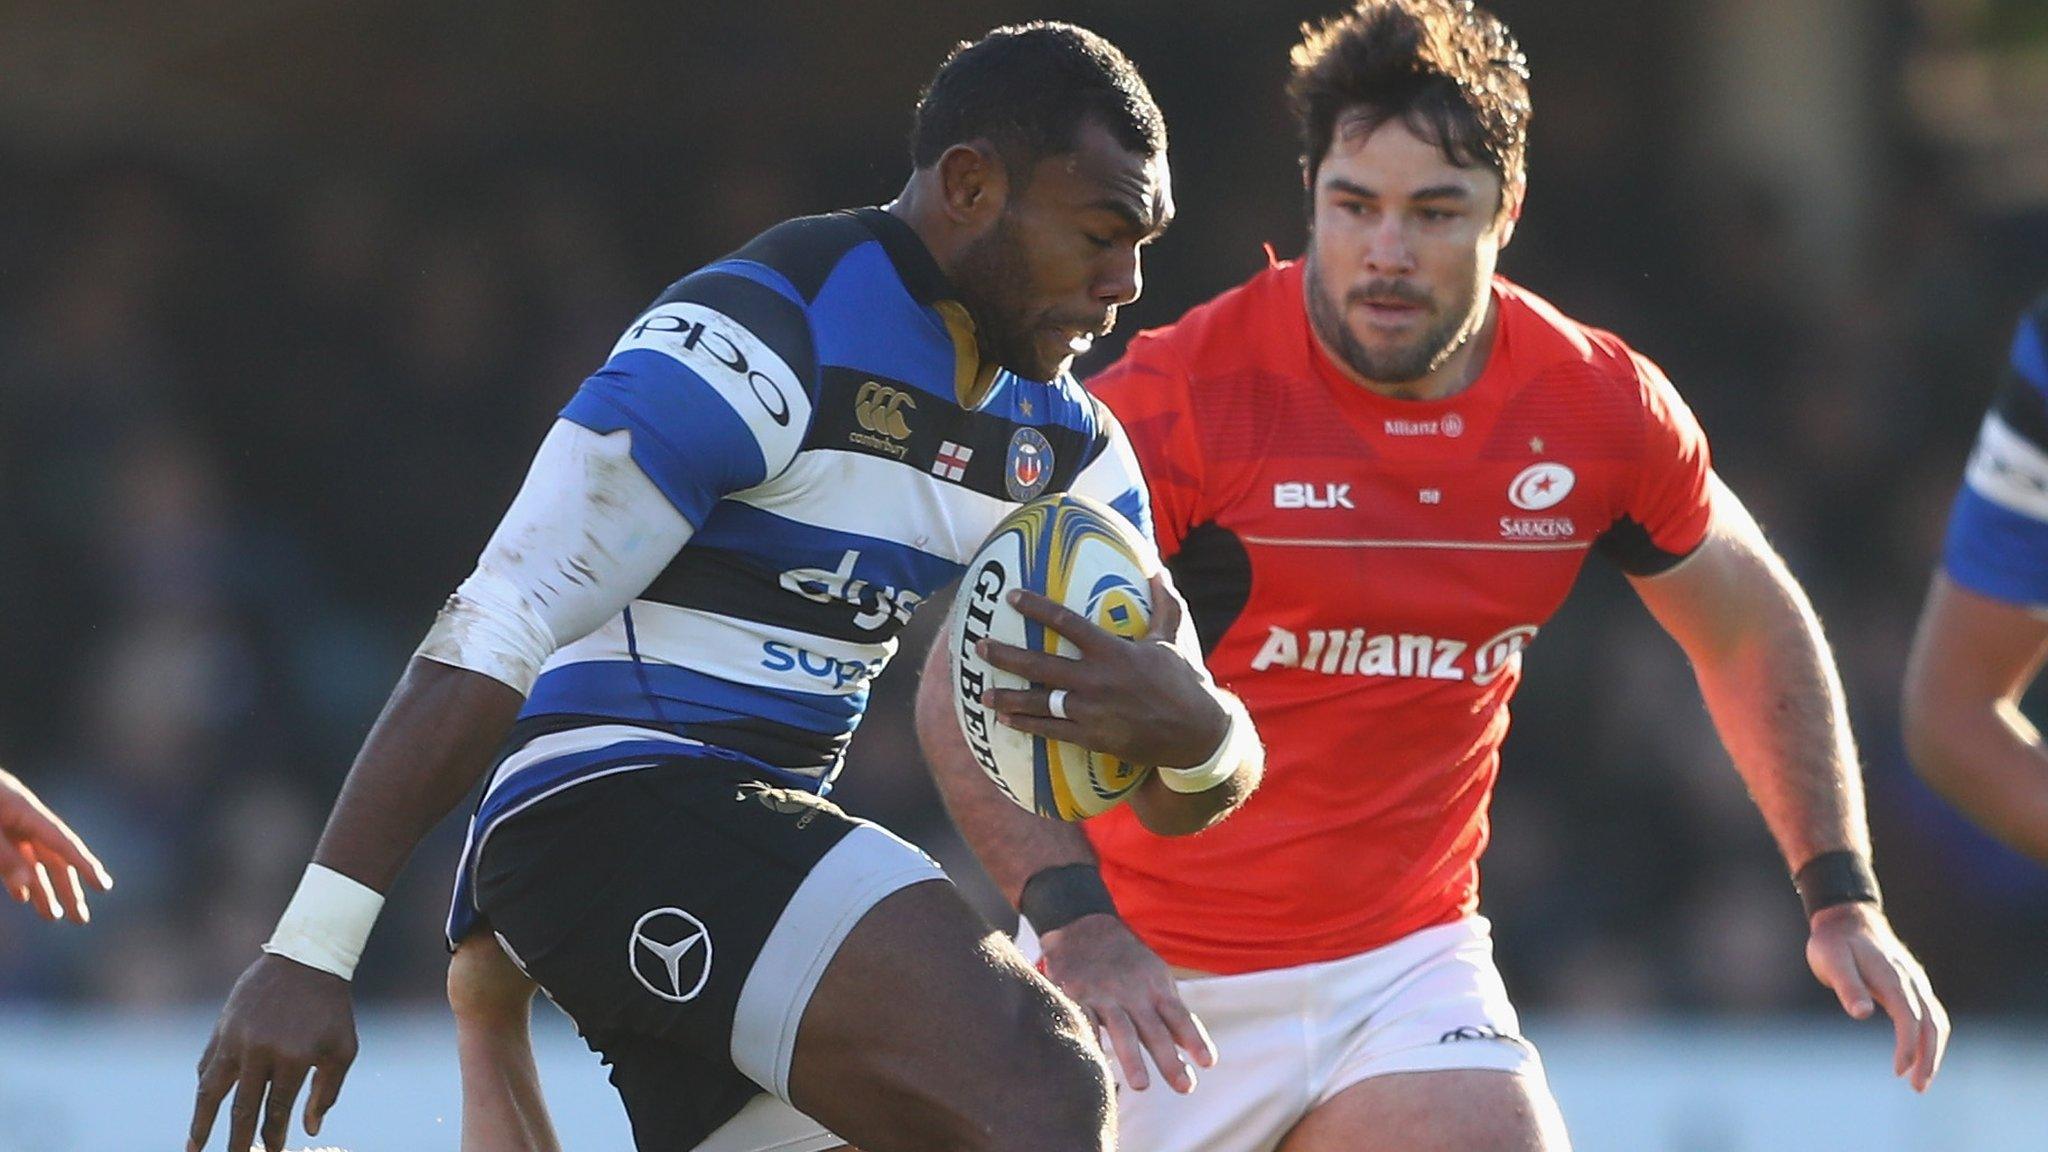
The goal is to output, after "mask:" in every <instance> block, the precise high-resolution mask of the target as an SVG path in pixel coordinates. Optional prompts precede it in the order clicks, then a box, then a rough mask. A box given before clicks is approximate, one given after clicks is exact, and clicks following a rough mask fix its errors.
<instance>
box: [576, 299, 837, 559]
mask: <svg viewBox="0 0 2048 1152" xmlns="http://www.w3.org/2000/svg"><path fill="white" fill-rule="evenodd" d="M815 360H816V354H815V352H814V350H813V344H812V341H811V330H810V320H809V317H808V316H807V315H806V314H805V311H804V308H803V305H802V304H801V303H800V302H799V301H798V300H797V299H796V298H795V296H794V295H793V291H792V290H790V289H788V287H787V285H785V284H782V283H780V278H779V277H777V276H775V274H774V273H772V272H768V271H767V270H765V269H763V268H761V267H760V266H759V265H754V264H748V263H744V262H740V261H724V262H722V263H719V264H714V265H712V266H710V267H709V268H706V269H704V270H703V271H701V272H698V273H696V274H695V275H692V276H690V277H688V278H686V279H684V280H682V281H680V282H678V283H677V284H676V285H675V286H674V287H673V288H670V289H669V290H668V292H666V293H664V294H663V296H662V298H661V299H660V300H658V301H656V302H655V305H654V307H652V308H650V309H648V311H647V312H646V313H645V314H643V315H642V316H641V317H640V318H639V319H638V320H635V321H634V322H633V324H632V326H631V327H629V328H627V329H626V334H625V335H624V336H623V337H621V338H620V339H619V342H618V345H617V346H616V347H614V348H613V349H612V354H611V358H610V359H609V360H607V361H606V362H605V365H604V367H603V368H601V369H599V370H598V372H597V373H596V374H595V375H593V376H592V377H591V378H590V379H589V380H587V381H585V382H584V384H583V387H582V389H581V390H580V391H578V392H577V393H576V396H575V398H574V399H572V400H570V401H569V404H568V406H567V407H566V408H564V409H563V410H562V417H563V418H564V419H566V420H570V421H572V422H574V423H577V424H580V425H582V426H583V427H585V428H588V429H590V430H591V431H593V432H599V433H606V432H618V431H626V432H630V433H631V434H632V439H633V460H634V462H635V463H637V464H639V465H640V470H641V471H643V472H645V473H646V474H647V477H648V479H650V480H652V481H653V482H654V485H655V487H657V488H659V489H660V490H661V492H662V494H663V495H664V496H666V497H668V499H669V502H670V503H672V504H674V505H675V508H676V511H678V512H681V513H682V514H683V517H684V518H685V519H687V520H689V521H690V523H692V524H696V525H702V524H703V523H704V517H705V516H706V515H707V514H709V513H710V511H711V507H712V505H714V504H716V503H718V501H719V500H721V499H723V498H724V497H726V496H728V495H730V494H732V493H734V492H738V491H740V490H742V489H746V488H752V487H754V486H755V485H757V484H761V483H763V482H765V481H767V480H769V479H771V478H773V477H775V476H776V475H778V474H780V473H781V472H782V470H783V469H785V468H787V467H789V464H790V461H791V460H793V459H795V457H796V453H797V449H798V448H800V447H801V446H802V444H803V438H804V433H805V432H806V431H807V430H808V429H809V427H810V422H811V410H812V396H813V389H814V388H815V386H816V378H817V366H816V363H815Z"/></svg>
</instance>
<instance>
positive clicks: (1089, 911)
mask: <svg viewBox="0 0 2048 1152" xmlns="http://www.w3.org/2000/svg"><path fill="white" fill-rule="evenodd" d="M1017 911H1019V912H1021V913H1023V914H1024V918H1025V919H1026V920H1029V921H1030V922H1031V929H1032V931H1034V932H1037V933H1038V934H1039V935H1040V936H1043V935H1045V934H1046V933H1048V932H1054V931H1057V930H1059V929H1061V928H1064V927H1066V926H1067V925H1069V924H1072V923H1073V922H1074V921H1076V920H1079V919H1080V918H1081V917H1083V916H1093V915H1095V914H1096V913H1097V912H1106V913H1108V914H1109V915H1111V916H1114V915H1116V901H1114V900H1111V899H1110V898H1109V889H1108V888H1107V887H1106V886H1105V885H1104V884H1103V883H1102V873H1101V872H1099V871H1097V870H1096V867H1095V865H1093V864H1055V865H1053V866H1052V867H1050V868H1041V869H1039V870H1038V871H1036V872H1033V873H1032V874H1031V879H1029V880H1026V881H1024V890H1023V891H1022V892H1019V893H1018V894H1017Z"/></svg>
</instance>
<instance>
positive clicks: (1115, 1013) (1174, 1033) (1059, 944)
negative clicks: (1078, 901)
mask: <svg viewBox="0 0 2048 1152" xmlns="http://www.w3.org/2000/svg"><path fill="white" fill-rule="evenodd" d="M1039 945H1040V947H1041V948H1043V949H1044V953H1045V961H1044V964H1045V975H1046V978H1047V979H1049V980H1051V981H1052V982H1053V983H1054V984H1056V985H1058V986H1059V989H1060V991H1062V992H1065V993H1066V994H1067V995H1068V996H1069V997H1071V998H1072V999H1073V1000H1074V1002H1075V1003H1077V1004H1079V1005H1081V1008H1082V1010H1083V1011H1085V1012H1087V1013H1088V1018H1089V1019H1090V1020H1091V1021H1093V1022H1094V1024H1095V1027H1096V1030H1097V1032H1098V1033H1099V1034H1101V1035H1104V1036H1107V1037H1109V1047H1110V1054H1111V1056H1112V1057H1114V1058H1115V1060H1116V1062H1117V1064H1118V1066H1119V1067H1121V1068H1122V1069H1123V1074H1124V1083H1126V1084H1128V1085H1130V1087H1131V1088H1132V1089H1133V1090H1135V1091H1139V1092H1142V1091H1144V1090H1145V1089H1146V1088H1149V1087H1150V1086H1151V1084H1152V1078H1151V1076H1150V1075H1149V1074H1148V1073H1147V1072H1146V1070H1145V1057H1144V1055H1143V1053H1147V1052H1149V1053H1151V1055H1152V1063H1153V1065H1154V1066H1155V1067H1157V1068H1158V1069H1159V1071H1160V1073H1161V1074H1162V1075H1164V1076H1165V1077H1166V1082H1167V1083H1168V1084H1170V1085H1172V1086H1173V1090H1174V1091H1176V1092H1191V1091H1193V1090H1194V1087H1195V1073H1194V1069H1192V1068H1190V1067H1189V1066H1188V1065H1189V1063H1190V1062H1193V1063H1195V1064H1199V1065H1201V1066H1202V1067H1204V1068H1210V1067H1214V1066H1215V1064H1216V1047H1215V1045H1214V1044H1212V1043H1210V1041H1209V1032H1208V1030H1207V1029H1205V1028H1203V1027H1202V1022H1201V1020H1199V1019H1197V1018H1196V1016H1195V1014H1194V1013H1192V1012H1190V1011H1188V1007H1187V1005H1185V1004H1183V1003H1181V1000H1180V989H1179V988H1178V987H1177V986H1176V985H1175V984H1174V982H1173V973H1172V972H1171V971H1170V970H1169V969H1168V968H1167V966H1166V961H1164V960H1161V959H1160V958H1159V956H1158V955H1157V954H1156V953H1154V952H1153V951H1152V950H1151V949H1150V948H1147V947H1145V944H1144V942H1143V941H1141V940H1139V939H1138V937H1137V935H1136V934H1134V933H1133V932H1132V931H1131V930H1130V928H1128V927H1127V926H1125V924H1124V922H1123V921H1122V920H1119V919H1117V918H1116V917H1114V916H1110V915H1107V914H1105V913H1097V914H1096V915H1093V916H1083V917H1081V918H1080V919H1078V920H1076V921H1074V922H1073V923H1071V924H1068V925H1066V926H1065V927H1063V928H1056V929H1054V930H1053V931H1051V932H1048V933H1046V934H1045V936H1044V937H1043V938H1041V939H1040V941H1039Z"/></svg>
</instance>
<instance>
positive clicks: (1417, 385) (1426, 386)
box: [1308, 292, 1500, 400]
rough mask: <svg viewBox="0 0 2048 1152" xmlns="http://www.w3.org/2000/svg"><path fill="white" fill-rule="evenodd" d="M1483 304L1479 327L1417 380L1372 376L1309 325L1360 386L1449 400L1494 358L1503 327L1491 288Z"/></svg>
mask: <svg viewBox="0 0 2048 1152" xmlns="http://www.w3.org/2000/svg"><path fill="white" fill-rule="evenodd" d="M1481 306H1482V307H1484V308H1485V310H1486V314H1485V316H1484V317H1482V318H1481V319H1480V321H1479V326H1478V328H1476V329H1475V330H1474V331H1473V332H1472V334H1471V335H1470V336H1469V337H1467V338H1466V339H1465V341H1464V342H1463V343H1461V344H1459V345H1458V348H1457V350H1456V351H1454V352H1452V353H1451V354H1450V356H1449V357H1448V358H1447V359H1445V360H1444V362H1443V363H1442V364H1439V365H1437V366H1436V368H1435V369H1434V370H1432V371H1430V372H1429V373H1428V374H1426V375H1423V376H1419V377H1417V378H1416V379H1413V380H1402V381H1396V382H1390V381H1385V380H1372V379H1368V378H1367V377H1366V376H1364V375H1363V374H1361V373H1360V372H1359V371H1358V369H1356V368H1354V367H1352V365H1351V363H1350V362H1349V361H1347V360H1346V359H1344V357H1342V356H1340V355H1338V354H1337V350H1336V349H1334V348H1332V347H1330V343H1329V341H1327V340H1325V339H1323V334H1322V332H1321V331H1320V330H1318V329H1317V327H1316V325H1315V323H1314V322H1313V321H1311V322H1310V324H1309V326H1308V327H1309V332H1310V334H1311V335H1312V336H1313V337H1314V338H1315V342H1316V347H1317V348H1318V349H1319V350H1320V351H1321V352H1322V354H1323V358H1324V359H1326V360H1328V361H1329V362H1330V363H1331V364H1332V365H1335V366H1336V369H1337V371H1338V372H1340V373H1342V374H1343V376H1344V378H1345V379H1347V380H1349V381H1351V382H1352V383H1353V384H1356V385H1358V386H1359V387H1360V388H1363V389H1365V390H1366V391H1368V392H1371V393H1373V394H1374V395H1377V396H1384V397H1386V398H1387V399H1389V400H1448V399H1450V398H1451V397H1453V396H1456V395H1457V394H1458V393H1460V392H1463V391H1464V390H1465V389H1467V388H1470V387H1471V386H1472V385H1473V384H1475V383H1477V382H1478V380H1479V377H1480V376H1481V375H1483V374H1484V373H1485V372H1486V364H1487V361H1489V360H1491V359H1492V358H1493V342H1494V336H1495V334H1496V333H1497V332H1498V330H1499V328H1500V307H1499V305H1498V304H1497V302H1496V301H1494V299H1493V297H1492V293H1490V292H1489V293H1488V294H1487V296H1486V298H1485V299H1484V300H1483V301H1482V304H1481Z"/></svg>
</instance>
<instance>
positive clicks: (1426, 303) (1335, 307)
mask: <svg viewBox="0 0 2048 1152" xmlns="http://www.w3.org/2000/svg"><path fill="white" fill-rule="evenodd" d="M1307 263H1308V267H1307V269H1306V276H1307V282H1308V319H1309V324H1310V325H1311V326H1313V327H1314V328H1315V332H1316V335H1317V336H1319V337H1321V338H1322V341H1323V346H1324V347H1325V348H1328V349H1329V350H1330V351H1331V352H1333V353H1335V354H1336V356H1337V358H1338V359H1339V360H1342V361H1343V362H1344V364H1345V366H1346V367H1348V368H1350V369H1351V370H1352V371H1353V372H1355V373H1357V374H1358V375H1359V376H1360V377H1361V378H1363V379H1366V380H1370V381H1372V382H1373V383H1375V384H1412V383H1414V382H1415V381H1417V380H1420V379H1422V378H1423V377H1424V376H1427V375H1429V374H1430V373H1431V372H1434V371H1436V370H1437V369H1438V368H1441V367H1443V365H1444V362H1445V361H1446V360H1449V359H1450V358H1451V354H1452V353H1454V352H1456V351H1457V350H1458V349H1460V348H1462V347H1464V346H1465V341H1467V340H1469V339H1471V338H1472V333H1473V332H1475V331H1477V330H1478V327H1479V325H1478V323H1477V322H1476V321H1477V317H1478V309H1476V308H1474V307H1472V301H1470V300H1468V301H1466V304H1465V307H1463V308H1460V309H1453V310H1451V311H1449V312H1446V313H1444V314H1443V315H1442V316H1441V317H1440V318H1438V319H1437V320H1436V322H1435V323H1433V324H1430V325H1428V326H1427V327H1425V328H1424V329H1423V330H1422V331H1421V332H1420V333H1418V334H1416V335H1415V336H1413V337H1410V338H1409V339H1408V341H1407V342H1406V343H1405V344H1397V345H1395V346H1394V347H1392V348H1389V349H1386V350H1384V351H1380V352H1374V351H1373V350H1371V349H1369V348H1367V347H1366V346H1365V343H1364V342H1363V341H1361V340H1359V338H1358V336H1357V335H1356V334H1355V333H1353V332H1352V331H1351V325H1350V324H1348V323H1346V314H1347V312H1348V311H1349V308H1350V306H1351V305H1353V304H1359V303H1363V302H1364V301H1366V300H1368V299H1377V298H1387V297H1393V298H1395V299H1399V300H1401V301H1403V302H1405V303H1410V304H1416V305H1419V306H1421V307H1423V308H1431V309H1434V308H1435V306H1436V301H1434V300H1432V299H1431V298H1430V297H1429V296H1428V295H1426V294H1424V293H1423V292H1422V291H1421V290H1419V289H1413V288H1408V287H1405V286H1404V285H1402V284H1400V283H1399V282H1398V281H1389V280H1373V281H1370V282H1368V283H1366V284H1363V285H1358V286H1354V287H1351V288H1347V289H1345V290H1344V299H1343V301H1342V302H1341V303H1340V302H1339V301H1337V300H1335V299H1332V298H1331V294H1330V293H1329V292H1328V291H1327V290H1326V289H1325V288H1324V286H1323V278H1322V275H1321V273H1320V271H1319V264H1318V261H1317V260H1316V253H1315V245H1314V243H1313V242H1311V243H1310V245H1309V252H1308V262H1307ZM1474 299H1477V297H1476V295H1475V297H1474Z"/></svg>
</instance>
